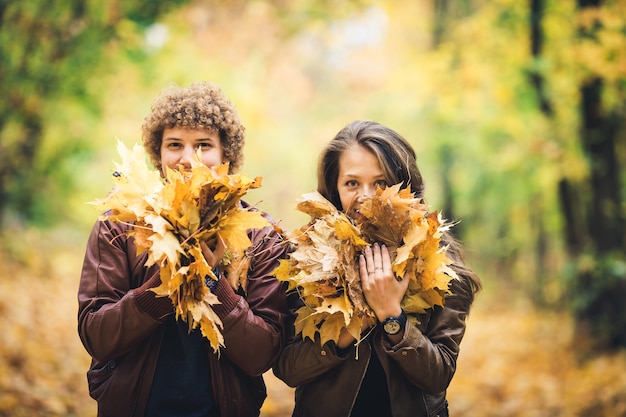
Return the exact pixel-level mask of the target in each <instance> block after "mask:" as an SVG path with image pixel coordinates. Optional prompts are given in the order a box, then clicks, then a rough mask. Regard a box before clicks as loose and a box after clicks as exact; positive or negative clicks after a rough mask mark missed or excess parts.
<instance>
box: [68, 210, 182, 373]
mask: <svg viewBox="0 0 626 417" xmlns="http://www.w3.org/2000/svg"><path fill="white" fill-rule="evenodd" d="M136 252H137V249H136V247H135V245H134V244H133V243H132V238H128V237H127V236H126V233H125V230H124V228H122V227H120V226H119V225H117V224H113V223H111V222H109V221H98V222H97V223H96V224H95V226H94V227H93V229H92V232H91V234H90V236H89V239H88V242H87V248H86V251H85V258H84V262H83V268H82V272H81V277H80V284H79V289H78V334H79V336H80V339H81V341H82V343H83V345H84V346H85V349H86V350H87V351H88V352H89V354H90V355H91V356H92V357H93V358H94V359H96V360H98V361H107V360H109V359H113V358H116V357H119V356H121V355H123V354H125V353H127V352H129V351H131V350H133V349H134V348H135V347H136V346H137V345H138V344H139V343H141V342H142V341H144V340H145V339H146V338H147V337H148V336H149V335H151V334H152V333H153V332H154V331H155V330H156V329H157V327H158V326H159V325H160V324H161V323H162V321H163V319H164V318H165V316H167V315H168V314H170V313H172V312H173V307H172V303H171V301H170V300H169V299H168V298H167V297H158V298H157V297H155V294H154V293H153V292H152V291H149V288H151V287H155V286H157V285H159V284H160V277H159V270H158V268H157V267H155V268H150V269H147V268H145V267H144V263H145V257H143V258H137V257H136Z"/></svg>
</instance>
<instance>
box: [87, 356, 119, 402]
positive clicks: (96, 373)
mask: <svg viewBox="0 0 626 417" xmlns="http://www.w3.org/2000/svg"><path fill="white" fill-rule="evenodd" d="M116 366H117V363H116V361H115V359H111V360H110V361H108V362H105V363H104V364H94V365H92V367H91V368H90V369H89V371H87V383H88V386H89V395H90V396H91V398H93V399H95V400H98V399H99V398H100V397H101V396H102V394H103V392H105V391H106V389H107V386H108V383H109V382H110V381H111V377H112V376H113V372H114V370H115V368H116Z"/></svg>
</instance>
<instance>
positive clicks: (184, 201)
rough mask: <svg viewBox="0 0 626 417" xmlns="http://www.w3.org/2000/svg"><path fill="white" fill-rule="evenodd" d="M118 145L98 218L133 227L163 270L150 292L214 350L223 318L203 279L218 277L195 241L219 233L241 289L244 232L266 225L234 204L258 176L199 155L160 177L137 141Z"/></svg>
mask: <svg viewBox="0 0 626 417" xmlns="http://www.w3.org/2000/svg"><path fill="white" fill-rule="evenodd" d="M118 150H119V152H120V155H121V157H122V163H121V164H116V166H117V171H116V175H115V179H114V181H115V183H116V184H115V187H114V188H113V190H112V191H111V192H110V193H109V194H108V196H107V197H106V198H104V199H101V200H97V201H95V202H94V203H93V204H95V205H96V206H97V207H98V208H99V209H101V210H104V211H106V213H105V214H104V215H102V216H101V218H108V219H110V220H112V221H116V222H122V223H131V224H133V226H134V227H133V229H131V230H130V231H129V232H128V234H129V235H133V236H134V237H135V243H136V245H137V250H138V251H147V252H148V260H147V261H146V265H148V266H150V265H153V264H158V265H159V266H160V268H161V271H160V274H161V285H160V286H158V287H156V288H153V289H152V290H153V291H154V292H155V293H156V294H157V295H159V296H167V297H169V298H170V300H172V303H173V305H174V307H175V311H176V317H177V318H181V319H182V320H184V321H186V322H187V323H188V324H189V328H190V329H194V328H196V327H198V326H199V327H200V330H201V332H202V334H203V335H204V336H205V337H206V338H207V339H208V340H209V342H210V344H211V347H212V348H213V350H214V351H216V352H218V351H219V347H220V346H224V338H223V336H222V334H221V332H220V329H221V328H222V322H221V321H220V319H219V317H218V316H217V315H216V314H215V312H214V311H213V308H212V306H213V305H215V304H218V303H219V300H218V298H217V297H216V296H215V295H214V294H212V293H211V291H210V290H209V288H208V286H207V285H206V283H205V279H217V277H216V276H215V274H214V272H213V269H212V268H211V266H210V265H209V264H208V263H207V262H206V259H205V258H204V255H203V254H202V249H201V246H200V242H202V241H205V242H207V244H209V246H211V245H212V244H214V243H215V242H216V241H217V239H218V238H221V239H223V240H224V241H225V243H226V253H225V255H224V259H222V261H221V265H220V268H221V269H224V270H226V271H227V274H228V282H229V283H230V285H231V286H233V288H235V289H237V288H239V287H240V286H241V287H242V288H243V289H244V290H245V288H246V285H247V281H246V279H247V274H246V272H247V265H248V262H249V259H247V255H246V254H245V252H246V250H247V249H248V247H249V246H250V245H251V242H250V239H249V238H248V235H247V230H248V229H250V228H257V227H264V226H268V225H270V224H269V222H268V221H267V220H266V219H265V218H264V217H263V216H262V215H261V214H260V212H258V211H252V210H246V209H244V208H243V207H242V206H241V204H239V202H240V199H241V197H243V196H244V195H245V194H246V193H247V191H248V190H249V189H252V188H258V187H260V186H261V178H260V177H257V178H254V179H250V178H247V177H245V176H242V175H228V165H227V164H223V165H220V166H218V167H215V168H209V167H207V166H206V165H204V164H203V163H202V162H201V161H200V158H199V156H198V155H196V157H195V158H193V160H192V163H191V169H190V170H185V169H182V167H181V169H170V168H167V169H166V178H165V180H163V178H161V176H160V174H159V173H158V172H157V171H154V170H151V169H150V168H149V167H148V166H147V165H146V162H145V161H146V156H145V152H144V151H143V149H142V148H141V147H140V146H139V145H135V147H134V148H133V150H132V151H129V150H128V149H126V147H125V146H124V145H123V144H122V143H121V142H120V143H119V144H118ZM231 272H232V274H231Z"/></svg>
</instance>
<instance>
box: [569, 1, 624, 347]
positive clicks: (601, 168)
mask: <svg viewBox="0 0 626 417" xmlns="http://www.w3.org/2000/svg"><path fill="white" fill-rule="evenodd" d="M577 4H578V8H579V10H581V11H582V10H583V9H585V8H587V7H599V6H600V5H601V1H600V0H579V1H578V3H577ZM599 28H600V22H596V24H595V25H592V26H591V27H587V28H580V30H579V36H580V37H581V39H587V40H589V39H591V40H593V39H595V38H596V32H597V30H598V29H599ZM604 87H605V82H604V80H603V79H602V78H601V77H600V76H597V75H591V76H590V77H589V78H588V79H586V80H584V81H583V82H582V83H581V85H580V88H579V91H580V97H581V101H580V143H581V148H582V150H583V151H584V152H585V154H586V155H587V160H588V161H589V179H588V183H587V184H579V185H576V188H578V193H579V195H581V196H583V195H584V196H585V199H584V204H585V212H586V216H585V217H584V222H585V227H584V231H586V232H587V237H586V241H581V239H580V237H579V236H570V237H569V238H570V239H572V241H571V244H570V245H568V247H569V248H570V251H571V253H570V255H571V256H572V258H573V259H574V263H575V265H576V266H577V270H576V271H577V272H576V277H575V284H574V287H573V294H572V300H573V301H574V314H575V316H576V323H577V329H576V331H577V332H576V333H577V338H578V339H579V340H582V339H585V340H586V343H584V344H585V345H587V346H590V347H592V348H595V349H612V348H621V347H626V304H625V303H624V301H623V300H624V298H625V297H626V268H624V252H625V251H626V247H625V245H624V216H623V213H622V210H623V209H622V199H621V195H620V190H621V184H620V175H621V174H620V164H619V160H618V155H619V154H618V152H617V143H618V137H619V133H620V128H622V127H623V125H622V124H621V122H620V120H623V119H624V115H623V114H618V112H619V111H620V110H619V108H618V107H616V108H615V109H614V110H611V109H606V108H604V106H603V101H602V93H603V89H604ZM572 188H573V187H572Z"/></svg>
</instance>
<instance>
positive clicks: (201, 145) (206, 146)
mask: <svg viewBox="0 0 626 417" xmlns="http://www.w3.org/2000/svg"><path fill="white" fill-rule="evenodd" d="M212 147H213V144H212V143H210V142H200V143H199V144H198V145H197V146H196V148H200V149H211V148H212Z"/></svg>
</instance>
